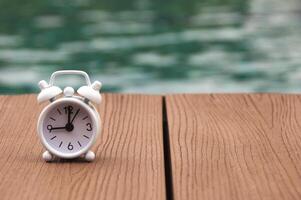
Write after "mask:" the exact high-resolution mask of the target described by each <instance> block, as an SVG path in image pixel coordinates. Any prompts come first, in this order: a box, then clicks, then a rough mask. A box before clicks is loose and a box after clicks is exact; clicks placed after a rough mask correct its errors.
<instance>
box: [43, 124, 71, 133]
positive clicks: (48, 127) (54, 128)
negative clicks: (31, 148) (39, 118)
mask: <svg viewBox="0 0 301 200" xmlns="http://www.w3.org/2000/svg"><path fill="white" fill-rule="evenodd" d="M47 129H48V130H49V132H51V131H52V130H58V129H66V126H64V127H52V126H51V125H48V126H47Z"/></svg>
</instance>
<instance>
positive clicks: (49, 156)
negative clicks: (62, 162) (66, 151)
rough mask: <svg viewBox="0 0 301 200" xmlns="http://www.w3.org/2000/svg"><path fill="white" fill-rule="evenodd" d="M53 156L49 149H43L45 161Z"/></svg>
mask: <svg viewBox="0 0 301 200" xmlns="http://www.w3.org/2000/svg"><path fill="white" fill-rule="evenodd" d="M52 158H53V156H52V155H51V153H50V152H49V151H45V152H44V153H43V159H44V160H45V161H46V162H50V161H51V160H52Z"/></svg>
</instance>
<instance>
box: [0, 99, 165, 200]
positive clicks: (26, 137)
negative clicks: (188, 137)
mask: <svg viewBox="0 0 301 200" xmlns="http://www.w3.org/2000/svg"><path fill="white" fill-rule="evenodd" d="M41 109H42V106H38V105H37V103H36V96H35V95H22V96H1V97H0V134H1V139H0V166H1V167H0V198H1V199H84V198H85V199H165V182H164V181H165V178H164V158H163V140H162V135H163V133H162V98H161V97H160V96H142V95H111V94H106V95H104V102H103V103H102V105H101V106H100V113H101V117H102V120H103V133H102V135H101V136H100V138H98V141H97V143H96V145H95V146H94V148H93V149H94V150H95V151H96V160H95V161H94V162H92V163H83V162H80V161H72V162H71V161H65V162H56V163H45V162H44V161H43V160H42V158H41V155H42V152H43V148H42V145H41V143H40V141H39V139H38V136H37V132H36V123H37V118H38V115H39V112H40V111H41Z"/></svg>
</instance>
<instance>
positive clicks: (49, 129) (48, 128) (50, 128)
mask: <svg viewBox="0 0 301 200" xmlns="http://www.w3.org/2000/svg"><path fill="white" fill-rule="evenodd" d="M47 130H48V131H49V133H50V132H51V130H52V126H51V125H48V126H47Z"/></svg>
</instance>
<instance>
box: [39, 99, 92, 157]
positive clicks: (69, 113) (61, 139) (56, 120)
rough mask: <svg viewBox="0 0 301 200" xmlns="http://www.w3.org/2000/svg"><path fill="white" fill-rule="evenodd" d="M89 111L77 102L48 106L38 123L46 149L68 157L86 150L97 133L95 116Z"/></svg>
mask: <svg viewBox="0 0 301 200" xmlns="http://www.w3.org/2000/svg"><path fill="white" fill-rule="evenodd" d="M78 101H80V100H78ZM91 110H92V109H91V108H90V107H89V106H88V105H85V103H83V102H77V101H61V102H55V103H53V105H50V107H48V109H46V110H45V112H44V114H43V117H42V121H41V122H40V123H41V125H42V127H41V129H42V132H41V133H40V134H41V136H42V139H43V140H44V144H46V146H48V147H50V148H48V149H49V150H51V149H52V150H53V151H55V152H57V153H56V154H58V153H59V154H62V155H69V156H70V155H74V154H77V153H79V152H82V151H84V150H85V149H88V148H89V147H90V146H91V144H92V142H93V140H94V137H95V134H96V133H97V125H96V124H95V121H96V119H95V115H94V114H93V113H92V111H91ZM77 156H78V155H77Z"/></svg>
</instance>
